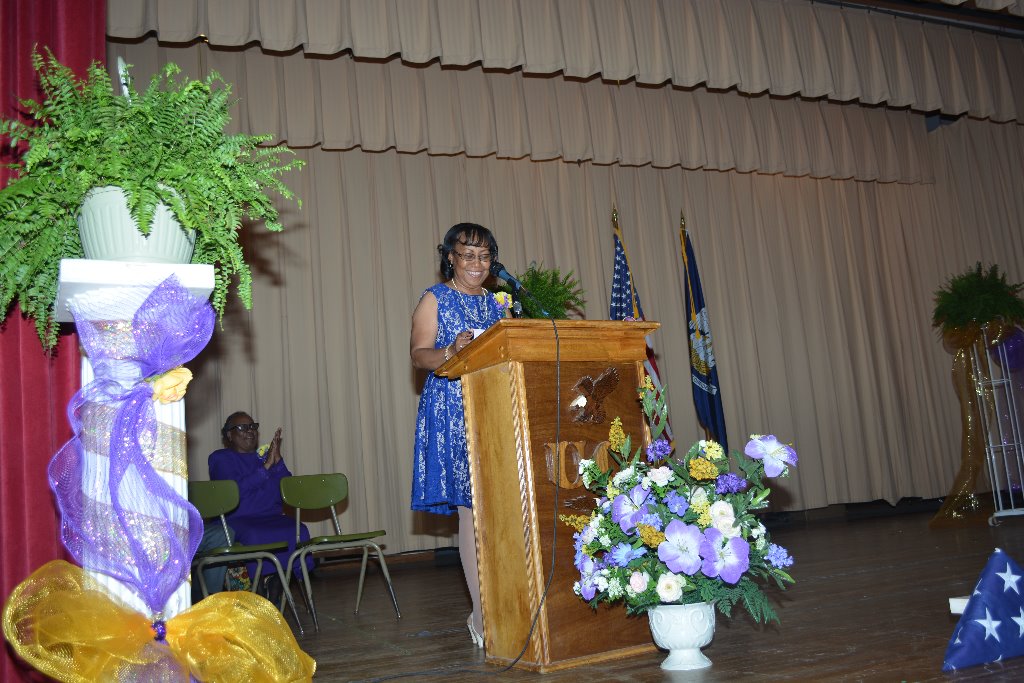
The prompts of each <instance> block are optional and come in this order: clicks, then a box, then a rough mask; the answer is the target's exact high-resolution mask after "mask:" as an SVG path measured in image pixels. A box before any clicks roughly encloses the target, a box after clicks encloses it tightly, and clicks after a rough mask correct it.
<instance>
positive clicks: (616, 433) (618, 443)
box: [608, 417, 626, 453]
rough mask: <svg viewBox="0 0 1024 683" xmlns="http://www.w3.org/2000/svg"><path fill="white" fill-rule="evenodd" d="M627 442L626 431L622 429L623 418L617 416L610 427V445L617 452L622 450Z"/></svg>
mask: <svg viewBox="0 0 1024 683" xmlns="http://www.w3.org/2000/svg"><path fill="white" fill-rule="evenodd" d="M625 443H626V433H625V432H624V431H622V420H621V419H620V418H618V417H616V418H615V419H614V420H612V426H611V427H610V428H609V429H608V447H609V448H611V449H612V450H613V451H615V452H616V453H621V452H622V450H621V449H622V446H623V444H625Z"/></svg>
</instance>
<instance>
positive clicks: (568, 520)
mask: <svg viewBox="0 0 1024 683" xmlns="http://www.w3.org/2000/svg"><path fill="white" fill-rule="evenodd" d="M558 521H559V522H562V523H563V524H565V525H567V526H571V527H572V528H573V529H575V530H576V531H583V529H584V528H585V527H586V526H587V524H588V523H589V522H590V517H587V516H586V515H558Z"/></svg>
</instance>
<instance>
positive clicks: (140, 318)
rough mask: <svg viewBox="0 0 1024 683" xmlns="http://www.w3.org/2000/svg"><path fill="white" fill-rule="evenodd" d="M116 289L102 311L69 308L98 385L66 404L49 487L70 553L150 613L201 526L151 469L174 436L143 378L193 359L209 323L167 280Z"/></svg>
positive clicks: (185, 568)
mask: <svg viewBox="0 0 1024 683" xmlns="http://www.w3.org/2000/svg"><path fill="white" fill-rule="evenodd" d="M122 291H123V292H124V293H123V294H119V295H114V296H112V297H108V300H107V301H105V302H103V304H102V310H87V307H86V305H77V306H76V305H72V313H73V314H74V316H75V322H76V324H77V327H78V335H79V339H80V340H81V342H82V346H83V347H84V348H85V350H86V353H87V354H88V356H89V360H90V361H91V362H92V366H93V370H94V372H95V376H96V379H94V380H93V381H92V382H90V383H89V384H88V385H86V386H84V387H82V389H81V390H79V391H78V393H76V394H75V395H74V397H73V398H72V399H71V402H70V403H69V404H68V420H69V421H70V422H71V427H72V429H73V430H74V436H73V437H72V438H71V439H70V440H69V441H68V442H67V443H66V444H64V446H63V447H62V448H61V449H60V450H59V451H58V452H57V454H56V455H55V456H54V457H53V460H51V461H50V466H49V477H50V487H51V488H52V489H53V492H54V494H55V495H56V498H57V504H58V505H59V507H60V511H61V516H62V528H61V538H62V540H63V541H64V545H65V546H66V547H67V549H68V551H69V552H70V553H71V555H72V556H73V557H74V558H75V559H76V560H77V561H78V563H79V564H80V565H81V566H82V567H83V568H84V569H88V570H91V571H96V572H102V573H104V574H108V575H110V576H112V577H114V578H115V579H117V580H119V581H121V582H122V583H124V584H126V585H127V586H129V587H130V588H131V589H133V590H134V592H135V593H136V594H137V595H138V596H139V597H140V598H141V599H142V600H143V601H144V602H145V604H146V605H147V606H148V608H149V609H150V611H151V612H152V613H157V612H160V611H161V610H162V609H163V608H164V605H165V604H166V603H167V600H168V599H169V598H170V597H171V595H172V594H173V593H174V592H175V591H176V590H177V588H178V587H179V586H180V585H181V583H182V582H183V581H184V580H185V578H186V577H187V576H188V574H189V569H190V565H191V561H192V557H193V555H195V551H196V547H197V546H198V545H199V541H200V539H201V537H202V529H203V522H202V518H201V517H200V516H199V513H198V511H197V510H196V509H195V507H193V506H192V505H191V504H190V503H189V502H188V501H187V500H186V499H185V498H183V497H182V496H181V495H179V494H178V493H177V492H176V491H175V490H174V489H173V488H172V487H171V486H170V485H169V484H168V483H167V482H165V481H164V480H163V478H161V476H160V474H159V473H158V472H157V471H156V470H155V469H154V467H153V464H152V462H151V459H152V458H153V457H154V454H156V453H157V450H158V449H160V448H162V447H163V446H165V445H166V443H167V440H168V439H173V438H175V437H174V436H172V435H170V434H166V435H165V436H163V437H161V436H160V430H159V424H158V422H157V420H156V413H155V411H154V409H153V390H152V387H151V385H150V384H149V383H148V382H146V381H145V380H146V379H147V378H151V377H154V376H156V375H159V374H162V373H164V372H167V371H168V370H171V369H173V368H175V367H178V366H179V365H182V364H183V363H186V362H188V361H190V360H192V359H193V358H195V356H196V355H197V354H198V353H199V352H200V351H202V350H203V348H204V347H205V346H206V344H207V343H208V342H209V341H210V336H211V335H212V334H213V325H214V317H215V316H214V312H213V308H212V307H211V306H210V304H209V302H208V301H205V300H203V299H199V298H198V297H195V296H193V295H192V294H190V293H189V291H188V290H187V289H185V288H184V287H182V286H181V285H180V284H179V283H178V280H177V278H176V277H174V276H173V275H172V276H171V277H169V278H167V279H166V280H164V281H163V282H162V283H160V284H159V285H157V286H156V287H155V288H150V287H147V288H144V289H139V288H126V289H125V290H122ZM147 292H148V294H147ZM143 298H144V300H143V301H142V305H141V306H139V305H138V301H139V300H140V299H143ZM97 308H99V307H97Z"/></svg>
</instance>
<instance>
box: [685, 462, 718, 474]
mask: <svg viewBox="0 0 1024 683" xmlns="http://www.w3.org/2000/svg"><path fill="white" fill-rule="evenodd" d="M690 476H691V477H693V478H694V479H716V478H717V477H718V468H717V467H715V465H714V463H712V462H711V461H710V460H708V459H707V458H694V459H693V460H691V461H690Z"/></svg>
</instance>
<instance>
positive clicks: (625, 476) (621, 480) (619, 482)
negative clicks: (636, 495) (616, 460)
mask: <svg viewBox="0 0 1024 683" xmlns="http://www.w3.org/2000/svg"><path fill="white" fill-rule="evenodd" d="M632 478H633V466H632V465H630V466H629V467H627V468H626V469H624V470H621V471H619V473H618V474H616V475H615V476H614V477H612V484H614V485H615V486H617V487H619V488H620V489H621V488H624V487H625V486H626V484H627V483H628V482H629V480H630V479H632Z"/></svg>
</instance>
